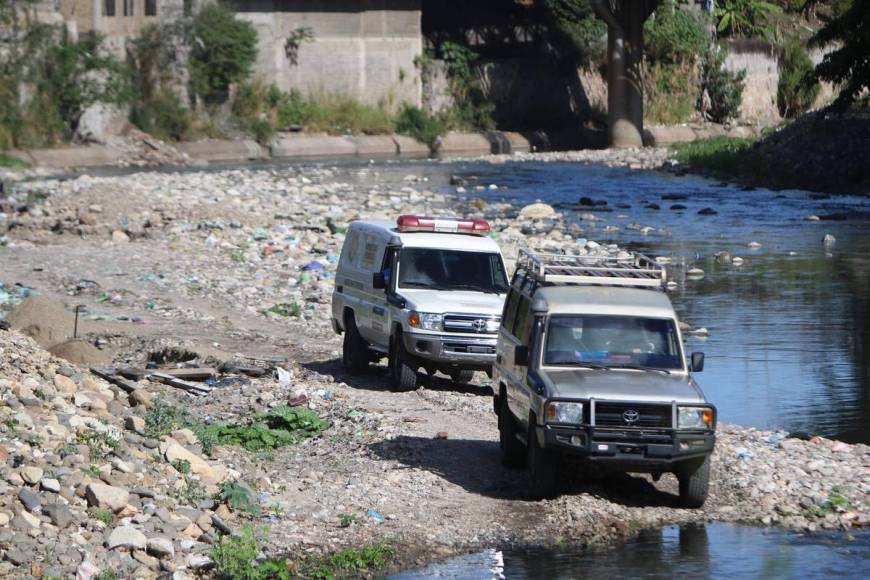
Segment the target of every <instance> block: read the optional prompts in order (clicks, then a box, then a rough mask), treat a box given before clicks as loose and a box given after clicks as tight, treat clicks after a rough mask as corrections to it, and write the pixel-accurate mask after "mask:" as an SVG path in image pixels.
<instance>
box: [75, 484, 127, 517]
mask: <svg viewBox="0 0 870 580" xmlns="http://www.w3.org/2000/svg"><path fill="white" fill-rule="evenodd" d="M85 497H86V498H87V500H88V504H89V505H91V506H92V507H98V508H102V509H109V510H112V511H113V512H115V513H117V512H119V511H121V510H122V509H124V507H125V506H126V505H127V502H128V501H129V500H130V493H129V492H128V491H127V490H126V489H124V488H123V487H114V486H112V485H106V484H105V483H100V482H98V481H94V482H91V483H89V484H88V487H87V488H86V489H85Z"/></svg>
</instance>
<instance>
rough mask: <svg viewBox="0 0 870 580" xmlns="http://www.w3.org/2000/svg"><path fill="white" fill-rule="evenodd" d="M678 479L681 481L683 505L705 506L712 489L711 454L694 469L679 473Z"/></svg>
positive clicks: (681, 501) (692, 506)
mask: <svg viewBox="0 0 870 580" xmlns="http://www.w3.org/2000/svg"><path fill="white" fill-rule="evenodd" d="M677 479H678V480H679V481H680V503H681V504H683V507H687V508H699V507H701V506H703V505H704V502H705V501H706V500H707V492H708V491H709V489H710V456H709V455H708V456H707V457H706V458H705V459H704V462H703V463H701V464H700V465H698V466H697V467H696V468H695V469H694V471H685V472H682V473H678V474H677Z"/></svg>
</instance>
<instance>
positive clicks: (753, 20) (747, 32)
mask: <svg viewBox="0 0 870 580" xmlns="http://www.w3.org/2000/svg"><path fill="white" fill-rule="evenodd" d="M780 12H782V9H781V8H780V7H779V6H778V5H776V4H773V3H771V2H767V1H766V0H722V2H717V3H716V8H715V9H714V11H713V16H714V18H715V19H716V29H717V30H718V31H719V33H720V34H722V35H723V36H749V37H757V38H768V39H769V38H771V37H772V36H773V28H772V27H771V25H770V18H771V16H773V15H774V14H779V13H780Z"/></svg>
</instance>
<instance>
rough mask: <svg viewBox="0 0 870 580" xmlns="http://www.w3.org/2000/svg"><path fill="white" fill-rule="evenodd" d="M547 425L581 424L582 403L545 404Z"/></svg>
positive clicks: (560, 402)
mask: <svg viewBox="0 0 870 580" xmlns="http://www.w3.org/2000/svg"><path fill="white" fill-rule="evenodd" d="M547 423H564V424H567V425H579V424H581V423H583V403H569V402H566V401H553V402H551V403H547Z"/></svg>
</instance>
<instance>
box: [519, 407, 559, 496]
mask: <svg viewBox="0 0 870 580" xmlns="http://www.w3.org/2000/svg"><path fill="white" fill-rule="evenodd" d="M526 452H527V460H526V463H527V467H528V477H529V482H528V490H529V496H530V497H531V498H532V499H548V498H552V497H555V496H556V494H557V492H558V488H557V486H556V467H557V464H556V455H555V453H553V452H552V451H551V450H549V449H544V448H543V447H541V446H540V445H538V437H537V436H536V435H535V425H534V423H532V424H530V425H529V434H528V438H527V439H526Z"/></svg>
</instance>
